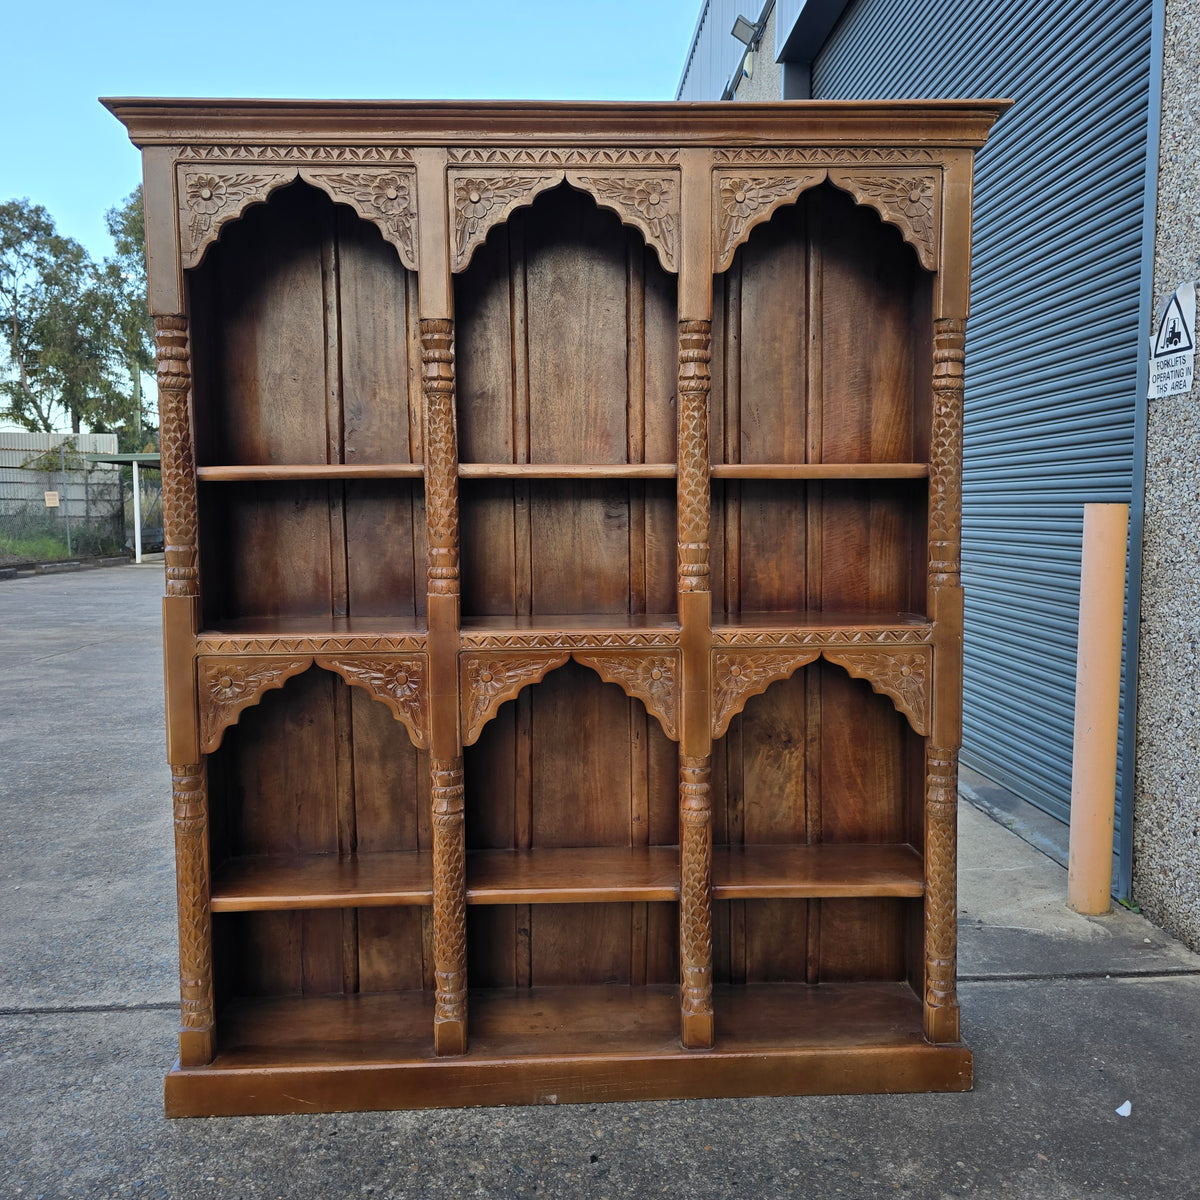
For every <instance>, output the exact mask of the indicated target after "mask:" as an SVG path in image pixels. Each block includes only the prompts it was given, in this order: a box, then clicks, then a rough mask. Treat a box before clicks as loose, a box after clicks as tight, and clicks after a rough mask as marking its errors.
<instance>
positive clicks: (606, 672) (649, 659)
mask: <svg viewBox="0 0 1200 1200" xmlns="http://www.w3.org/2000/svg"><path fill="white" fill-rule="evenodd" d="M573 657H574V659H575V661H576V662H577V663H579V664H580V665H581V666H584V667H590V668H591V669H592V670H593V671H595V672H596V674H597V675H599V676H600V678H601V679H603V680H604V682H605V683H615V684H616V685H617V687H619V688H621V690H622V691H624V692H625V693H626V695H629V696H632V697H634V699H636V700H640V701H641V702H642V703H643V704H644V705H645V706H646V711H647V712H649V713H650V714H651V716H653V717H655V718H656V719H657V720H658V723H659V724H660V725H661V726H662V728H663V733H665V734H666V735H667V737H669V738H670V739H671V740H672V741H677V740H678V738H679V732H678V728H677V712H678V704H679V698H678V691H679V688H678V685H679V658H678V656H677V655H675V654H580V653H578V652H577V653H576V654H574V655H573Z"/></svg>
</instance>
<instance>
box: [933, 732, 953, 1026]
mask: <svg viewBox="0 0 1200 1200" xmlns="http://www.w3.org/2000/svg"><path fill="white" fill-rule="evenodd" d="M925 779H926V783H925V787H926V792H925V873H926V880H927V883H926V887H925V1036H926V1037H927V1038H928V1039H929V1041H931V1042H957V1041H958V1040H959V1032H958V990H957V980H956V972H957V967H958V912H957V903H958V860H957V845H958V752H957V751H956V750H942V749H938V748H937V747H934V746H926V750H925Z"/></svg>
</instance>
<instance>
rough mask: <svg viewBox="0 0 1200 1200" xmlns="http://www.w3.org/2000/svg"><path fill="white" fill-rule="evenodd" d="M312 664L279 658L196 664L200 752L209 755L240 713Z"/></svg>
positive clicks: (207, 661)
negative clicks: (197, 666)
mask: <svg viewBox="0 0 1200 1200" xmlns="http://www.w3.org/2000/svg"><path fill="white" fill-rule="evenodd" d="M312 662H313V660H312V659H311V658H310V657H305V658H279V659H271V660H269V661H267V662H262V661H259V662H257V663H255V662H248V661H245V660H242V661H235V660H230V659H203V658H202V659H201V660H200V664H199V691H200V749H201V750H202V751H203V752H204V753H205V754H211V753H212V752H213V751H214V750H215V749H216V748H217V747H218V746H219V745H220V744H221V737H222V735H223V734H224V732H225V730H226V729H228V728H229V726H230V725H232V724H233V723H234V722H235V721H236V720H237V719H238V716H239V715H240V714H241V712H242V710H243V709H246V708H249V707H250V706H251V705H254V704H257V703H258V702H259V701H260V700H261V699H262V696H263V693H264V692H266V691H269V690H270V689H271V688H281V687H283V685H284V684H285V683H286V682H287V681H288V680H289V679H291V678H292V676H293V675H299V674H300V672H301V671H307V670H308V668H309V667H311V666H312Z"/></svg>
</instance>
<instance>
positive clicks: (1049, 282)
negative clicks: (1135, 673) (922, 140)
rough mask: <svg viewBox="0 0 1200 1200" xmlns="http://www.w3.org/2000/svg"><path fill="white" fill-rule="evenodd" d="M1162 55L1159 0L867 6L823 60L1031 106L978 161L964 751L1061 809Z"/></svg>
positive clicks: (970, 338) (829, 68) (1116, 422)
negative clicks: (1083, 547)
mask: <svg viewBox="0 0 1200 1200" xmlns="http://www.w3.org/2000/svg"><path fill="white" fill-rule="evenodd" d="M1150 49H1151V4H1150V2H1149V0H1117V2H1113V0H1100V2H1097V0H1068V2H1065V3H1019V4H998V3H996V2H995V0H856V2H855V3H852V4H851V5H850V6H849V7H848V8H847V10H846V12H845V14H844V16H843V18H842V20H841V22H840V24H839V25H838V26H837V28H835V29H834V31H833V33H832V34H831V35H830V38H829V39H828V41H827V42H826V44H825V46H824V47H823V48H822V50H821V52H820V54H819V56H818V57H817V59H816V61H815V62H814V63H813V76H812V84H813V93H812V94H813V96H814V98H819V99H835V98H837V99H840V98H847V99H848V98H904V97H909V98H924V99H934V98H949V97H959V96H961V97H971V96H976V97H990V96H1008V97H1012V98H1013V99H1015V100H1016V101H1017V105H1016V106H1015V107H1014V108H1013V110H1012V111H1011V112H1010V113H1009V114H1008V115H1007V116H1006V117H1004V119H1003V120H1002V121H1001V122H1000V124H999V125H998V126H997V127H996V129H995V131H994V132H993V134H992V139H991V140H990V141H989V142H988V145H987V146H986V147H985V148H984V150H983V152H982V153H981V154H980V155H979V158H978V160H977V174H976V193H975V251H974V262H973V286H972V294H971V320H970V323H969V326H968V335H967V374H966V431H965V445H964V480H963V488H964V495H963V584H964V586H965V588H966V589H967V623H966V648H965V649H966V660H965V670H964V689H965V696H964V731H963V761H964V762H966V763H968V764H969V765H971V766H973V767H975V768H976V769H977V770H979V771H980V772H982V773H983V774H985V775H987V776H988V777H989V778H991V779H993V780H995V781H997V782H999V783H1002V784H1004V785H1005V786H1007V787H1008V788H1010V789H1011V790H1012V791H1014V792H1016V793H1017V794H1018V795H1020V796H1023V797H1024V798H1025V799H1027V800H1030V801H1032V802H1033V803H1034V804H1036V805H1038V807H1040V808H1043V809H1044V810H1046V811H1047V812H1049V813H1052V814H1053V815H1054V816H1056V817H1059V818H1060V819H1063V820H1065V819H1066V818H1067V813H1068V807H1069V802H1070V791H1071V740H1072V720H1073V714H1074V668H1075V650H1076V630H1077V622H1078V605H1079V557H1080V543H1081V536H1082V522H1083V514H1082V505H1083V504H1084V502H1085V501H1128V500H1129V499H1130V487H1131V483H1132V467H1133V447H1134V418H1135V400H1136V395H1135V393H1136V373H1137V359H1138V355H1139V354H1140V353H1141V352H1142V343H1141V339H1140V338H1139V334H1138V302H1139V286H1140V274H1139V272H1140V254H1141V232H1142V215H1143V213H1142V209H1143V197H1144V186H1145V170H1146V144H1147V121H1148V112H1149V81H1150V77H1151V72H1150ZM1122 727H1123V726H1122ZM1124 749H1125V748H1124V747H1122V752H1124ZM1118 777H1119V775H1118ZM1120 817H1121V814H1120V812H1119V811H1118V821H1119V820H1120Z"/></svg>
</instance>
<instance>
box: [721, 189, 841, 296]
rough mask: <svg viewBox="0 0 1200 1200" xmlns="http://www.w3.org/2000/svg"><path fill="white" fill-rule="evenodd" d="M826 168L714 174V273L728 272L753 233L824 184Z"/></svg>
mask: <svg viewBox="0 0 1200 1200" xmlns="http://www.w3.org/2000/svg"><path fill="white" fill-rule="evenodd" d="M826 175H827V172H826V170H825V168H824V167H813V168H809V169H806V170H793V171H786V172H784V171H773V172H770V173H769V174H768V173H763V172H753V173H750V172H746V171H730V172H726V171H718V172H716V173H714V175H713V271H714V272H716V273H718V274H719V273H720V272H721V271H726V270H728V269H729V264H730V263H732V262H733V255H734V252H735V251H736V250H737V248H738V246H740V245H741V244H742V243H743V242H744V241H745V240H746V239H747V238H748V237H749V236H750V231H751V230H752V229H753V228H754V227H755V226H756V225H761V224H762V222H763V221H766V220H769V219H770V218H771V217H772V216H774V214H775V212H776V210H777V209H779V208H782V207H783V205H785V204H794V203H795V202H796V201H797V200H798V199H799V197H800V194H801V192H806V191H808V189H809V188H813V187H816V186H817V184H819V183H821V182H823V181H824V179H825V177H826Z"/></svg>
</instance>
